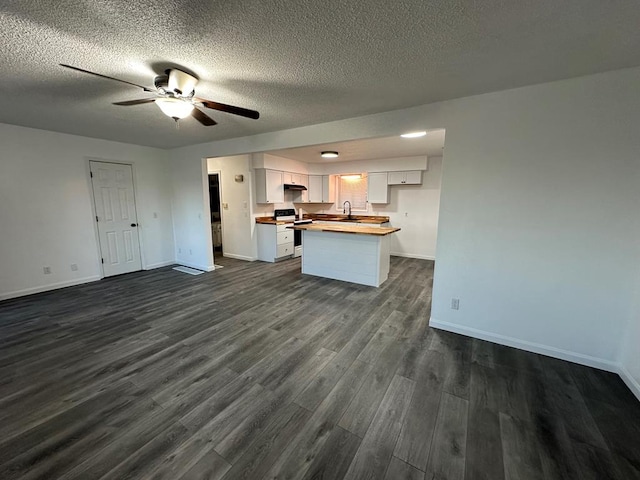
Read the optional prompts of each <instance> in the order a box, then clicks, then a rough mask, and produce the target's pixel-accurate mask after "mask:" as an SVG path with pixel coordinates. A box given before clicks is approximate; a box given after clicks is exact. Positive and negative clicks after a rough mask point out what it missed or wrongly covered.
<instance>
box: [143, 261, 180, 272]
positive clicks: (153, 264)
mask: <svg viewBox="0 0 640 480" xmlns="http://www.w3.org/2000/svg"><path fill="white" fill-rule="evenodd" d="M175 263H176V261H175V260H168V261H166V262H158V263H152V264H151V265H145V266H144V267H142V269H143V270H153V269H154V268H160V267H168V266H169V265H175Z"/></svg>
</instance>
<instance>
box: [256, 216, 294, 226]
mask: <svg viewBox="0 0 640 480" xmlns="http://www.w3.org/2000/svg"><path fill="white" fill-rule="evenodd" d="M256 223H266V224H267V225H286V224H287V223H291V222H282V221H279V220H278V221H276V220H274V218H273V217H256Z"/></svg>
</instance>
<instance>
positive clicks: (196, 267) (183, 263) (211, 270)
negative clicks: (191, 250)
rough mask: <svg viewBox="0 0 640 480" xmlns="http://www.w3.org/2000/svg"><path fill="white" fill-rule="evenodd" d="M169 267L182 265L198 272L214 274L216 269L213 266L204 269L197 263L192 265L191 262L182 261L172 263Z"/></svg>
mask: <svg viewBox="0 0 640 480" xmlns="http://www.w3.org/2000/svg"><path fill="white" fill-rule="evenodd" d="M169 265H182V266H184V267H191V268H195V269H196V270H202V271H203V272H213V271H214V270H215V269H216V267H214V266H213V265H212V266H210V267H209V266H207V267H203V266H202V265H198V264H197V263H190V262H183V261H182V260H176V261H175V262H171V263H170V264H169Z"/></svg>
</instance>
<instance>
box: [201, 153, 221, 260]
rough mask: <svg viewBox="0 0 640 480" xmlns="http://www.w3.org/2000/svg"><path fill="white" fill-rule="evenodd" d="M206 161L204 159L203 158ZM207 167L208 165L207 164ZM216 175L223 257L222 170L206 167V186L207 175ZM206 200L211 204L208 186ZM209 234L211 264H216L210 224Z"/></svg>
mask: <svg viewBox="0 0 640 480" xmlns="http://www.w3.org/2000/svg"><path fill="white" fill-rule="evenodd" d="M205 161H206V160H205ZM207 167H208V165H207ZM216 174H217V175H218V192H219V193H220V235H222V252H223V253H222V254H221V256H223V257H224V208H223V207H222V204H223V201H222V199H223V198H224V197H223V190H222V170H209V169H208V168H207V187H208V186H209V175H216ZM207 202H208V205H211V199H210V198H209V188H207ZM209 223H211V211H209ZM209 236H210V237H211V251H212V252H213V264H214V265H215V264H216V252H215V249H214V248H213V232H211V225H209Z"/></svg>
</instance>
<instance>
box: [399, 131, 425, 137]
mask: <svg viewBox="0 0 640 480" xmlns="http://www.w3.org/2000/svg"><path fill="white" fill-rule="evenodd" d="M426 134H427V132H409V133H403V134H402V135H400V136H401V137H402V138H418V137H424V136H425V135H426Z"/></svg>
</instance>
